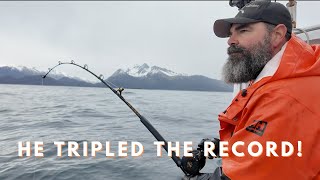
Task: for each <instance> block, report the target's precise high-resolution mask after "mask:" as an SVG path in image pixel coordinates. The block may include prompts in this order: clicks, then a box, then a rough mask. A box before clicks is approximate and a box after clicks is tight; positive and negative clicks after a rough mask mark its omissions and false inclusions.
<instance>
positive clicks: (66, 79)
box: [0, 65, 95, 86]
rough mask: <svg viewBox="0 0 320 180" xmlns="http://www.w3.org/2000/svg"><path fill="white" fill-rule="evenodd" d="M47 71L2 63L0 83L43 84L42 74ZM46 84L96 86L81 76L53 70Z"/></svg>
mask: <svg viewBox="0 0 320 180" xmlns="http://www.w3.org/2000/svg"><path fill="white" fill-rule="evenodd" d="M45 74H46V72H44V71H39V70H37V69H36V68H34V67H33V68H28V67H25V66H15V65H0V83H2V84H35V85H38V84H42V76H43V75H45ZM44 82H45V83H44V84H46V85H70V86H95V85H93V84H91V83H88V82H85V81H84V80H82V79H80V78H75V77H71V76H68V75H66V74H65V73H61V72H56V71H52V73H50V77H46V80H45V81H44Z"/></svg>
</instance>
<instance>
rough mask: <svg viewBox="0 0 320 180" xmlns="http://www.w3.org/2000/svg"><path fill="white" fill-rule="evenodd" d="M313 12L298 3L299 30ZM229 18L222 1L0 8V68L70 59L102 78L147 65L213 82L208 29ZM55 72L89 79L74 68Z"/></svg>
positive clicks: (314, 5) (218, 51) (216, 65)
mask: <svg viewBox="0 0 320 180" xmlns="http://www.w3.org/2000/svg"><path fill="white" fill-rule="evenodd" d="M286 2H287V1H281V3H283V4H284V3H286ZM319 9H320V2H317V1H313V2H312V1H310V2H308V1H299V0H298V14H297V22H298V27H307V26H312V25H316V24H319V20H318V18H317V17H316V16H314V14H317V13H318V11H319ZM236 13H237V8H235V7H233V8H232V7H230V6H229V4H228V1H217V2H213V1H212V2H196V1H187V2H169V1H163V2H156V1H150V2H138V1H127V2H110V1H109V2H108V1H105V2H101V1H96V2H89V1H88V2H86V1H80V2H63V1H56V2H54V1H53V2H45V1H43V2H15V1H14V2H3V1H2V2H0V24H1V28H0V40H1V43H0V52H1V53H0V59H1V62H0V64H1V65H11V64H15V65H25V66H28V67H36V68H37V69H39V70H45V69H47V68H48V67H52V66H54V65H56V64H57V62H58V61H59V60H60V61H71V60H75V62H77V63H79V64H88V66H89V69H91V70H93V71H94V72H96V73H97V74H103V75H104V76H105V77H108V76H110V75H111V74H112V73H113V72H114V71H116V70H117V69H118V68H128V67H131V66H133V65H134V64H142V63H148V64H149V65H157V66H160V67H164V68H168V69H171V70H173V71H175V72H177V73H186V74H190V75H191V74H201V75H205V76H208V77H211V78H217V79H220V78H221V67H222V65H223V63H224V61H225V59H226V48H227V43H226V42H227V39H219V38H217V37H215V36H214V34H213V32H212V25H213V23H214V21H215V20H216V19H219V18H227V17H233V16H234V15H235V14H236ZM58 70H59V71H65V72H66V73H68V74H70V75H73V76H78V77H83V78H87V79H89V80H93V79H91V78H89V77H90V76H88V75H86V72H84V71H81V69H77V68H76V67H61V68H60V69H58Z"/></svg>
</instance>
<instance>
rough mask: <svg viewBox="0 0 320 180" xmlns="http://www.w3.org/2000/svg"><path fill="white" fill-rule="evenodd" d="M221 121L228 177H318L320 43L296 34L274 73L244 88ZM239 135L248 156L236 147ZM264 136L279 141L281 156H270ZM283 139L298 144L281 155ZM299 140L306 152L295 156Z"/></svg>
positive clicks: (304, 179)
mask: <svg viewBox="0 0 320 180" xmlns="http://www.w3.org/2000/svg"><path fill="white" fill-rule="evenodd" d="M219 121H220V127H221V129H220V139H221V140H222V141H228V144H229V145H228V154H229V157H223V158H222V169H223V172H224V174H225V175H226V176H228V177H229V178H230V179H232V180H278V179H279V180H280V179H281V180H283V179H290V180H307V179H308V180H311V179H317V180H318V179H320V46H319V45H312V46H310V45H308V44H307V43H305V42H303V41H302V40H300V39H299V38H297V37H296V36H295V35H292V38H291V39H290V40H289V41H288V44H287V47H286V49H285V51H284V53H283V56H282V58H281V61H280V65H279V67H278V69H277V71H276V72H275V74H274V75H273V76H269V77H265V78H263V79H261V80H260V81H258V82H256V83H254V84H252V85H251V86H249V87H248V88H247V89H246V92H245V90H244V91H243V90H242V91H240V92H239V93H238V95H237V96H236V97H235V98H234V99H233V100H232V103H231V105H230V106H229V107H228V108H227V110H226V111H224V112H223V113H220V115H219ZM236 141H243V142H244V143H245V145H244V146H237V152H244V153H245V156H244V157H237V156H235V155H234V154H233V153H232V151H231V147H232V144H233V143H235V142H236ZM252 141H258V142H259V143H261V145H262V146H263V150H264V151H263V153H262V155H261V156H259V157H252V156H250V155H249V153H248V144H249V143H250V142H252ZM266 141H274V142H275V143H277V145H278V146H277V149H276V153H277V155H279V157H275V156H273V155H272V154H271V157H267V156H266V148H265V147H266ZM282 141H288V142H290V143H291V144H293V145H294V153H293V154H292V156H290V157H281V142H282ZM298 141H301V142H302V149H301V152H302V157H298V156H297V153H298V148H297V144H298ZM253 150H254V152H257V148H254V149H253Z"/></svg>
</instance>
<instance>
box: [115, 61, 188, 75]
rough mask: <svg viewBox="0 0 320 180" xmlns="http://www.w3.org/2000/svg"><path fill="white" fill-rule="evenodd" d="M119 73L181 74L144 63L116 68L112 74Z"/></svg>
mask: <svg viewBox="0 0 320 180" xmlns="http://www.w3.org/2000/svg"><path fill="white" fill-rule="evenodd" d="M119 74H128V75H130V76H133V77H145V76H151V75H155V74H162V75H166V76H182V75H183V74H178V73H175V72H173V71H171V70H168V69H165V68H161V67H158V66H151V67H150V66H149V65H148V64H146V63H144V64H142V65H134V66H133V67H132V68H128V69H127V70H122V69H118V70H117V71H116V72H115V73H114V74H113V75H112V76H115V75H119Z"/></svg>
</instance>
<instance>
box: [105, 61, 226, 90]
mask: <svg viewBox="0 0 320 180" xmlns="http://www.w3.org/2000/svg"><path fill="white" fill-rule="evenodd" d="M107 80H108V81H109V82H112V83H113V84H115V85H117V86H118V87H125V88H137V89H167V90H195V91H232V87H231V86H230V85H227V84H225V83H224V82H222V81H220V80H216V79H210V78H208V77H205V76H200V75H192V76H190V75H185V74H180V73H176V72H173V71H171V70H168V69H165V68H161V67H158V66H152V67H150V66H148V64H146V63H144V64H142V65H140V66H139V65H135V66H134V67H133V68H128V69H127V70H123V69H118V70H117V71H116V72H114V73H113V74H112V76H110V77H109V78H108V79H107Z"/></svg>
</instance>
